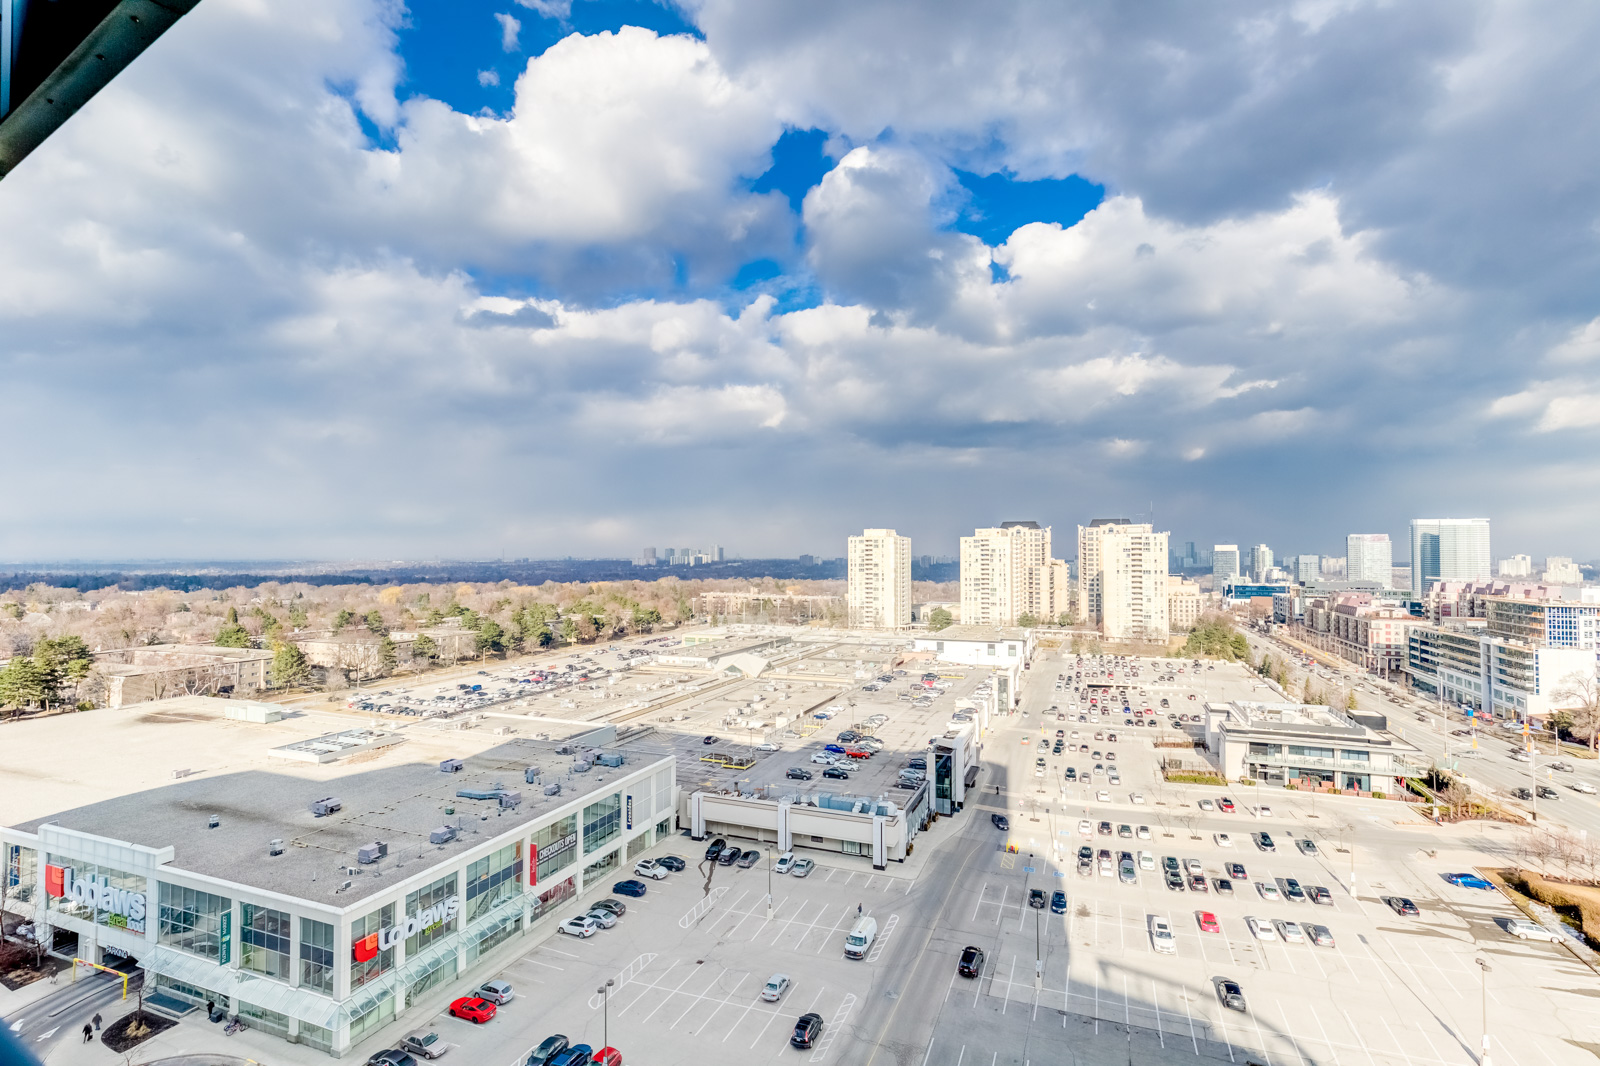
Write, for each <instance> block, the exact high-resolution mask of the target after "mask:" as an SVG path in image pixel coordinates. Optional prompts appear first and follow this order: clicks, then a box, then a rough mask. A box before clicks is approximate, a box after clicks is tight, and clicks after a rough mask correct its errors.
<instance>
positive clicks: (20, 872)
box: [5, 844, 39, 903]
mask: <svg viewBox="0 0 1600 1066" xmlns="http://www.w3.org/2000/svg"><path fill="white" fill-rule="evenodd" d="M5 856H6V869H5V881H6V898H7V899H12V900H17V901H20V902H22V903H27V902H28V901H29V900H31V899H33V889H34V884H35V882H36V880H37V878H38V876H39V853H38V852H37V851H35V850H33V849H32V848H25V847H23V846H22V845H21V844H8V845H6V851H5Z"/></svg>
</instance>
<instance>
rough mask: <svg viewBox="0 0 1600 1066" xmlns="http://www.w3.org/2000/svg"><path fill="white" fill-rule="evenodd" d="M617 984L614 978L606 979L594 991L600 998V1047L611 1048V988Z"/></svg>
mask: <svg viewBox="0 0 1600 1066" xmlns="http://www.w3.org/2000/svg"><path fill="white" fill-rule="evenodd" d="M616 983H617V981H616V978H614V977H608V978H606V983H605V984H604V985H601V986H600V987H599V988H597V989H595V990H594V991H595V994H596V995H598V996H599V997H600V1010H601V1015H600V1046H601V1047H610V1046H611V986H612V985H615V984H616Z"/></svg>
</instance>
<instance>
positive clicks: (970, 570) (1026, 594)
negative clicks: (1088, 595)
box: [961, 522, 1066, 626]
mask: <svg viewBox="0 0 1600 1066" xmlns="http://www.w3.org/2000/svg"><path fill="white" fill-rule="evenodd" d="M1065 565H1066V564H1065V563H1062V562H1060V561H1059V560H1055V559H1052V558H1051V557H1050V527H1049V526H1041V525H1039V523H1037V522H1005V523H1002V524H1001V525H1000V526H997V527H995V528H991V529H979V530H974V531H973V534H972V536H970V537H962V538H961V621H962V622H963V623H964V624H968V625H980V626H1009V625H1015V624H1016V623H1017V621H1018V620H1019V619H1022V618H1025V617H1031V618H1032V619H1034V620H1035V621H1039V622H1043V621H1047V620H1048V621H1054V620H1055V615H1056V614H1058V613H1059V610H1058V609H1057V608H1058V597H1059V602H1060V603H1065V588H1062V589H1061V590H1060V591H1059V592H1058V591H1057V588H1056V586H1057V584H1058V583H1060V580H1061V578H1063V577H1064V574H1062V573H1061V572H1058V571H1057V570H1056V569H1055V568H1056V567H1065ZM1061 609H1062V610H1064V609H1065V608H1064V607H1063V608H1061Z"/></svg>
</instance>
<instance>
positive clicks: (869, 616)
mask: <svg viewBox="0 0 1600 1066" xmlns="http://www.w3.org/2000/svg"><path fill="white" fill-rule="evenodd" d="M846 559H847V564H846V565H847V575H848V578H849V580H848V586H847V590H846V594H845V610H846V612H847V613H848V614H849V618H850V624H851V625H852V626H854V627H856V628H858V629H896V628H898V627H900V626H907V625H910V624H911V538H910V537H902V536H900V535H899V534H898V533H896V532H895V531H894V530H892V529H868V530H864V531H863V532H862V534H861V535H860V536H859V537H851V538H850V541H849V548H848V550H847V552H846Z"/></svg>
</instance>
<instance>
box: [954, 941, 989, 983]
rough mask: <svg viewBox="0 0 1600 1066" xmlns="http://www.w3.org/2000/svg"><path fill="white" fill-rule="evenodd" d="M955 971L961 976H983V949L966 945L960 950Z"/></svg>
mask: <svg viewBox="0 0 1600 1066" xmlns="http://www.w3.org/2000/svg"><path fill="white" fill-rule="evenodd" d="M956 973H958V974H960V975H961V976H962V977H982V976H983V949H982V948H977V947H972V946H970V945H969V946H967V947H965V948H963V949H962V950H961V961H960V962H958V963H957V964H956Z"/></svg>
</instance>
